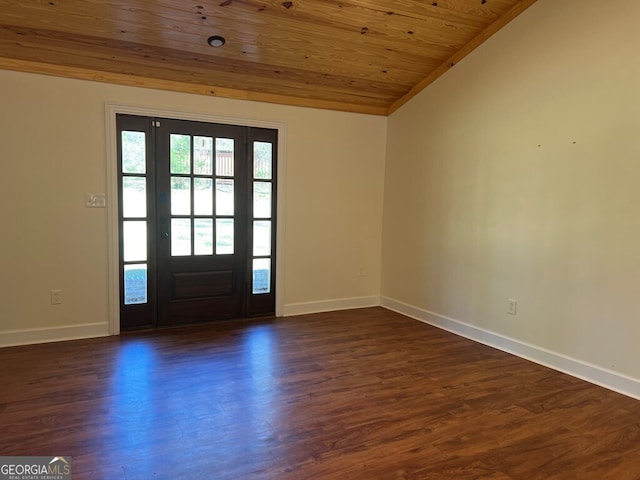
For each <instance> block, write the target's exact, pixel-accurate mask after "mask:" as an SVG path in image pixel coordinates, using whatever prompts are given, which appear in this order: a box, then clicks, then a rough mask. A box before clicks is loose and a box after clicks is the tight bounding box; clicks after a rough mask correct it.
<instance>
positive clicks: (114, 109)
mask: <svg viewBox="0 0 640 480" xmlns="http://www.w3.org/2000/svg"><path fill="white" fill-rule="evenodd" d="M119 113H122V114H129V115H140V116H145V117H161V118H175V119H180V120H193V121H198V122H208V123H222V124H227V125H238V126H245V127H259V128H272V129H275V130H277V131H278V166H277V170H278V179H277V181H278V186H277V202H278V205H277V215H278V217H277V218H278V223H277V226H276V316H278V317H281V316H283V314H284V251H285V250H284V239H285V225H284V223H285V222H284V219H285V212H286V209H285V202H286V195H285V192H286V189H285V179H286V145H287V141H286V138H287V137H286V133H287V125H286V123H285V122H283V121H277V120H263V119H256V118H249V117H231V116H224V115H214V114H203V113H193V112H180V111H174V110H164V109H159V108H153V107H147V106H133V105H121V104H115V103H106V104H105V125H106V137H105V138H106V159H107V165H106V167H107V207H108V208H107V235H108V253H107V255H108V271H109V280H108V290H109V291H108V302H109V333H110V334H111V335H118V334H119V333H120V280H119V279H120V275H119V268H118V265H119V251H118V243H119V242H118V238H119V231H118V160H117V138H116V132H117V129H116V115H117V114H119Z"/></svg>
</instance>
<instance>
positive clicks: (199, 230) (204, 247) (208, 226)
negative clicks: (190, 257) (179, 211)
mask: <svg viewBox="0 0 640 480" xmlns="http://www.w3.org/2000/svg"><path fill="white" fill-rule="evenodd" d="M193 230H194V238H193V253H194V255H213V219H212V218H196V219H195V220H194V221H193Z"/></svg>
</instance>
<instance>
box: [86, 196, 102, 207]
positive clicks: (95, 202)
mask: <svg viewBox="0 0 640 480" xmlns="http://www.w3.org/2000/svg"><path fill="white" fill-rule="evenodd" d="M84 205H85V206H86V207H87V208H105V207H106V206H107V196H106V195H105V194H104V193H85V195H84Z"/></svg>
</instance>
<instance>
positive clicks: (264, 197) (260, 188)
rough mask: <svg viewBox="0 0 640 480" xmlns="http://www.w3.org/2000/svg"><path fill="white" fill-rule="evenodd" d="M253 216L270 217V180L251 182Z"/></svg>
mask: <svg viewBox="0 0 640 480" xmlns="http://www.w3.org/2000/svg"><path fill="white" fill-rule="evenodd" d="M253 217H254V218H270V217H271V182H253Z"/></svg>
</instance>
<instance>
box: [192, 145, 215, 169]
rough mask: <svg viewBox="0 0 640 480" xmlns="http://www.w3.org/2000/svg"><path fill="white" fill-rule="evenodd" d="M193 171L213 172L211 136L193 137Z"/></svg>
mask: <svg viewBox="0 0 640 480" xmlns="http://www.w3.org/2000/svg"><path fill="white" fill-rule="evenodd" d="M193 173H194V174H196V175H212V174H213V138H211V137H193Z"/></svg>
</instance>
